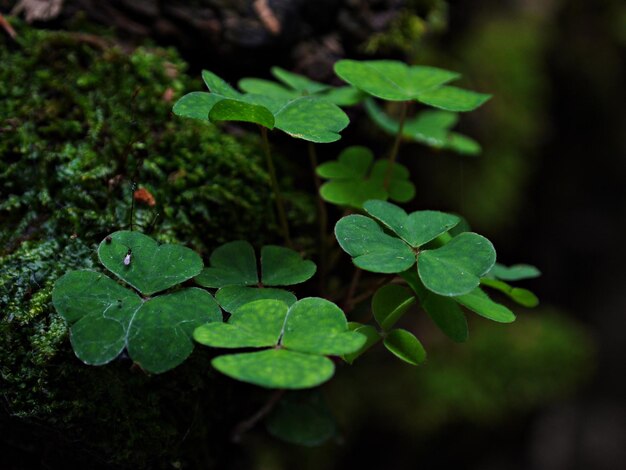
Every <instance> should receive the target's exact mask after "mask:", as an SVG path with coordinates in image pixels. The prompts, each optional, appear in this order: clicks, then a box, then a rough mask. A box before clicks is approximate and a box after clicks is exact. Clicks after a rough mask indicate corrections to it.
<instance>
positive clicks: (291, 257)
mask: <svg viewBox="0 0 626 470" xmlns="http://www.w3.org/2000/svg"><path fill="white" fill-rule="evenodd" d="M315 270H316V266H315V263H314V262H313V261H310V260H303V259H302V257H301V256H300V255H299V254H298V253H297V252H296V251H294V250H291V249H289V248H284V247H281V246H274V245H267V246H264V247H263V248H261V280H262V281H263V285H265V286H290V285H293V284H300V283H302V282H305V281H308V280H309V279H311V278H312V277H313V275H314V274H315Z"/></svg>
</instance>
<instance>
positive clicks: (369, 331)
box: [343, 324, 381, 364]
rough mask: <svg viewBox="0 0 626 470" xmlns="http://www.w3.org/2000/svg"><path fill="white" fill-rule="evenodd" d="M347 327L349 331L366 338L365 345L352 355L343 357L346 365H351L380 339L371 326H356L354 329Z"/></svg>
mask: <svg viewBox="0 0 626 470" xmlns="http://www.w3.org/2000/svg"><path fill="white" fill-rule="evenodd" d="M348 327H349V328H350V330H351V331H354V332H355V333H359V334H360V335H363V336H365V338H366V339H365V343H364V344H363V346H361V348H360V349H358V350H357V351H355V352H353V353H350V354H344V355H343V360H344V361H346V362H347V363H348V364H352V363H353V362H354V361H355V360H356V359H357V358H358V357H360V356H361V355H362V354H363V353H365V352H366V351H367V350H368V349H370V348H371V347H372V346H374V345H375V344H376V343H378V342H379V341H380V339H381V338H380V334H379V333H378V331H377V330H376V328H374V327H373V326H370V325H361V324H357V326H356V328H351V327H350V325H349V326H348Z"/></svg>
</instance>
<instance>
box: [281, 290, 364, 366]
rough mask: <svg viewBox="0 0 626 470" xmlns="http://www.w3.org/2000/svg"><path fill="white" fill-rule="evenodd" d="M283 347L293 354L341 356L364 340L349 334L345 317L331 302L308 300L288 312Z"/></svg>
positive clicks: (293, 306) (294, 305) (355, 349)
mask: <svg viewBox="0 0 626 470" xmlns="http://www.w3.org/2000/svg"><path fill="white" fill-rule="evenodd" d="M282 344H283V346H284V347H285V348H287V349H291V350H293V351H299V352H303V353H312V354H320V355H321V354H323V355H333V356H340V355H342V354H350V353H353V352H355V351H357V350H358V349H359V348H361V346H363V344H365V337H364V336H362V335H360V334H358V333H354V332H351V331H348V324H347V321H346V317H345V315H344V313H343V311H342V310H341V309H340V308H339V307H337V306H336V305H335V304H334V303H332V302H329V301H328V300H326V299H321V298H318V297H309V298H305V299H301V300H299V301H298V302H296V303H295V304H293V305H292V306H291V308H290V309H289V314H288V316H287V319H286V321H285V328H284V333H283V338H282Z"/></svg>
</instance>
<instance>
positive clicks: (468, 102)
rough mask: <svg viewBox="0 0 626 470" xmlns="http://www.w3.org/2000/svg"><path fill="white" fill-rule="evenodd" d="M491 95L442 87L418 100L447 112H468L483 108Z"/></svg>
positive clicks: (422, 95)
mask: <svg viewBox="0 0 626 470" xmlns="http://www.w3.org/2000/svg"><path fill="white" fill-rule="evenodd" d="M490 98H491V95H487V94H484V93H477V92H475V91H470V90H464V89H462V88H458V87H454V86H442V87H439V88H435V89H432V90H430V91H426V92H424V93H420V94H419V95H418V96H417V100H418V101H420V102H421V103H424V104H427V105H429V106H433V107H435V108H439V109H443V110H446V111H456V112H466V111H473V110H475V109H476V108H478V107H480V106H482V105H483V104H484V103H485V102H486V101H488V100H489V99H490Z"/></svg>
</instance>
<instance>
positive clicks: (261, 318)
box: [193, 300, 289, 348]
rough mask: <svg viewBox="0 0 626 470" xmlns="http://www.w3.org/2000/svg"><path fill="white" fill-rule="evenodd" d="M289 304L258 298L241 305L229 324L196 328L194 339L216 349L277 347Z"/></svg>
mask: <svg viewBox="0 0 626 470" xmlns="http://www.w3.org/2000/svg"><path fill="white" fill-rule="evenodd" d="M288 310H289V306H288V305H287V304H285V303H284V302H281V301H279V300H257V301H254V302H250V303H248V304H245V305H243V306H241V307H240V308H239V309H237V310H236V312H235V314H234V315H232V316H231V317H230V318H229V319H228V322H227V323H208V324H206V325H202V326H200V327H198V328H196V330H195V332H194V334H193V337H194V339H195V340H196V341H197V342H198V343H200V344H204V345H206V346H212V347H214V348H260V347H267V346H275V345H277V344H278V341H279V339H280V337H281V334H282V331H283V325H284V323H285V317H286V315H287V311H288Z"/></svg>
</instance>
